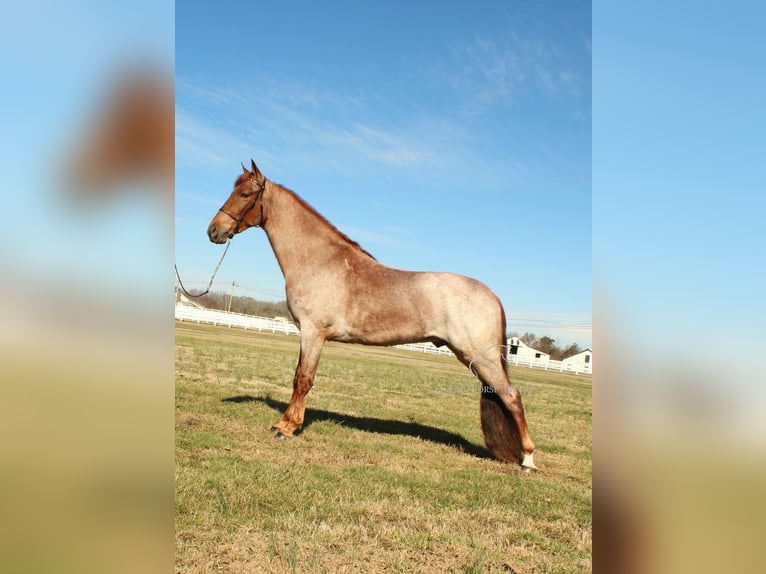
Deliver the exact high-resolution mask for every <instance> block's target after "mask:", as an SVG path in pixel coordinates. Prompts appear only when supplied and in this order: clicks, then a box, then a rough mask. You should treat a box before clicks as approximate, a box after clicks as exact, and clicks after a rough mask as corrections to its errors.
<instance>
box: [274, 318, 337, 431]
mask: <svg viewBox="0 0 766 574" xmlns="http://www.w3.org/2000/svg"><path fill="white" fill-rule="evenodd" d="M301 327H302V329H301V352H300V356H299V357H298V366H297V367H296V369H295V377H294V378H293V396H292V397H291V398H290V404H289V405H287V410H285V414H284V415H282V418H281V419H279V420H278V421H277V422H275V423H274V426H272V427H271V430H272V431H275V432H276V433H277V434H276V437H277V438H286V437H291V436H293V435H294V434H295V433H297V432H300V430H301V428H302V427H303V416H304V413H305V412H306V395H308V392H309V391H310V390H311V387H312V386H313V385H314V376H315V375H316V371H317V366H318V365H319V356H320V355H321V354H322V347H323V346H324V337H323V336H322V335H321V334H320V333H318V332H317V331H316V330H315V329H312V328H308V327H307V326H303V325H302V326H301Z"/></svg>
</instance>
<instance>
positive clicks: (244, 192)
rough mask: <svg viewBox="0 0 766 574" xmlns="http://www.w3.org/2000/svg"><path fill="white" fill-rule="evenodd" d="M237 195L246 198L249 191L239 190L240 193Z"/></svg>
mask: <svg viewBox="0 0 766 574" xmlns="http://www.w3.org/2000/svg"><path fill="white" fill-rule="evenodd" d="M239 196H240V197H244V198H248V197H250V194H249V193H247V192H246V191H243V192H241V193H240V194H239Z"/></svg>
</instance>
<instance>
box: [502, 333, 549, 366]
mask: <svg viewBox="0 0 766 574" xmlns="http://www.w3.org/2000/svg"><path fill="white" fill-rule="evenodd" d="M507 344H508V360H509V361H514V360H521V361H529V362H539V363H547V362H548V361H549V360H550V358H551V356H550V355H549V354H548V353H543V352H542V351H538V350H537V349H533V348H532V347H530V346H529V345H527V344H526V343H525V342H524V341H522V340H521V339H519V338H518V337H511V338H510V339H508V341H507Z"/></svg>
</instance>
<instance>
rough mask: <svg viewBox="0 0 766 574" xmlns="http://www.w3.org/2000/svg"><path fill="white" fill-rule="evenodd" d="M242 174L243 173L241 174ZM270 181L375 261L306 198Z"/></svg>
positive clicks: (349, 243)
mask: <svg viewBox="0 0 766 574" xmlns="http://www.w3.org/2000/svg"><path fill="white" fill-rule="evenodd" d="M243 175H244V174H243ZM238 181H239V180H238ZM272 183H273V184H274V185H276V186H277V187H279V188H280V189H282V190H283V191H286V192H287V193H289V194H290V195H292V196H293V197H294V198H295V199H296V200H297V201H298V203H299V204H300V205H301V206H302V207H303V208H304V209H305V210H306V211H308V212H309V213H311V214H313V215H314V216H315V217H316V218H317V219H319V221H320V222H322V223H323V224H324V225H325V226H326V227H327V228H328V229H330V231H332V232H333V233H334V234H335V235H336V236H338V237H339V238H340V239H342V240H343V241H344V242H345V243H347V244H348V245H350V246H351V247H353V248H354V249H358V250H359V251H361V252H362V253H364V254H365V255H366V256H367V257H369V258H370V259H372V260H373V261H377V259H375V257H374V256H373V255H372V254H371V253H370V252H369V251H367V250H366V249H364V248H363V247H362V246H361V245H359V244H358V243H357V242H356V241H354V240H353V239H351V238H350V237H349V236H348V235H346V234H345V233H343V232H342V231H341V230H340V229H338V228H337V227H335V226H334V225H333V224H332V223H330V222H329V221H327V218H325V217H324V216H323V215H322V214H321V213H319V212H318V211H317V210H316V209H314V208H313V207H312V206H311V205H310V204H309V203H307V202H306V200H305V199H303V198H302V197H301V196H300V195H298V194H297V193H295V192H294V191H293V190H292V189H289V188H287V187H285V186H284V185H282V184H279V183H276V182H274V181H272Z"/></svg>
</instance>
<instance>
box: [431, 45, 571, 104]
mask: <svg viewBox="0 0 766 574" xmlns="http://www.w3.org/2000/svg"><path fill="white" fill-rule="evenodd" d="M425 67H426V69H427V71H429V70H428V69H429V68H430V73H433V74H436V75H437V76H439V77H441V79H442V81H443V82H444V83H445V84H446V85H447V86H449V87H450V88H451V89H452V90H453V91H454V92H455V93H456V94H457V95H458V97H459V98H460V99H461V102H462V103H461V108H460V112H461V113H462V114H464V115H468V116H471V115H478V114H481V113H483V112H485V111H486V110H488V109H489V108H492V107H494V106H498V105H508V104H509V103H511V102H512V101H513V100H514V99H516V98H517V97H519V96H520V94H522V93H527V92H530V91H534V92H540V93H541V94H544V95H559V94H562V93H563V94H572V93H575V92H576V90H577V89H578V85H579V78H578V77H577V75H576V74H575V73H574V72H573V71H572V70H570V69H568V68H567V66H566V64H565V63H564V58H562V57H561V54H560V53H559V52H558V50H557V49H556V48H555V47H553V46H551V45H549V44H547V43H545V42H543V41H542V40H535V39H521V38H518V37H511V38H509V39H508V41H507V42H505V43H503V44H499V43H497V42H495V41H493V40H488V39H484V38H475V39H474V40H473V41H472V42H468V43H463V44H458V45H456V46H454V47H453V48H452V53H451V58H449V59H448V60H447V61H446V62H439V63H436V64H433V65H430V64H429V65H427V66H425Z"/></svg>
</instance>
